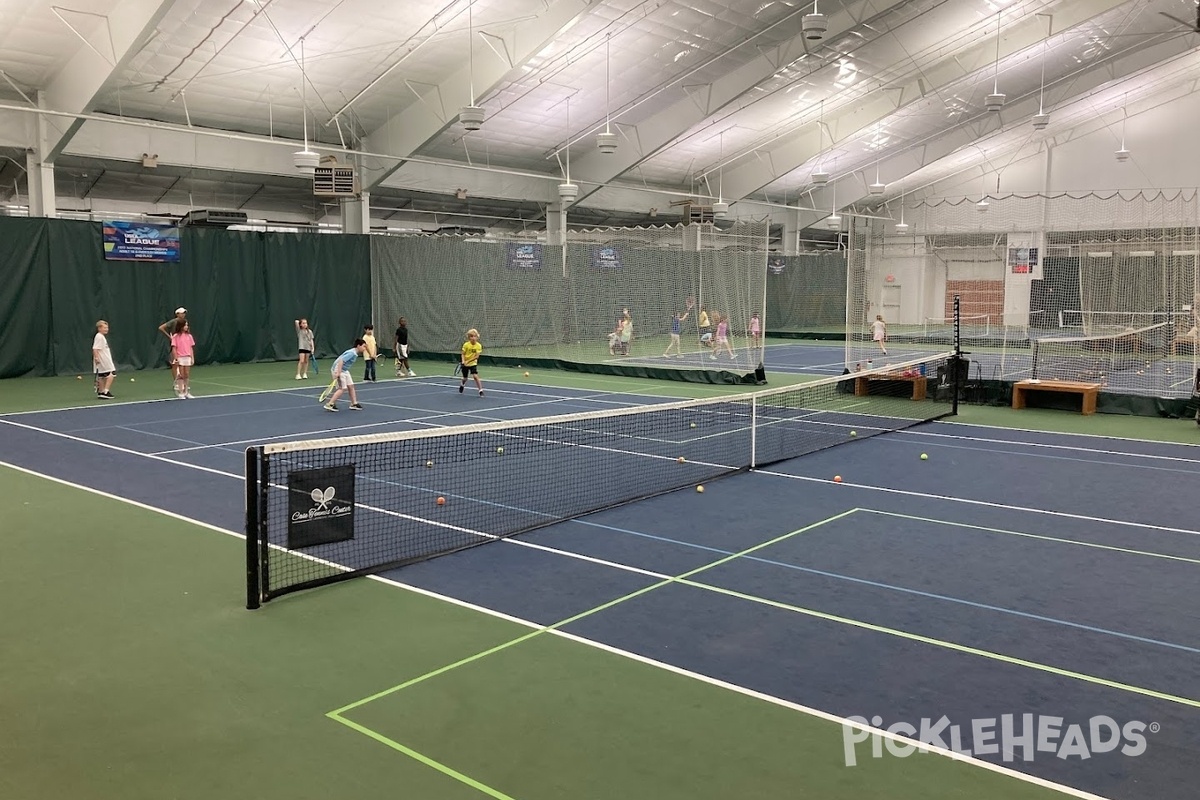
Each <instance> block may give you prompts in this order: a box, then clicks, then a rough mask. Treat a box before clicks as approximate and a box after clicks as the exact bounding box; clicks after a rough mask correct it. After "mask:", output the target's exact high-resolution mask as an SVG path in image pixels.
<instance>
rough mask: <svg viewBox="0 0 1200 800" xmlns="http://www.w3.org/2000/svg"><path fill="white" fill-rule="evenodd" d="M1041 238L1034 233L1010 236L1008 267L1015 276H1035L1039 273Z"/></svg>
mask: <svg viewBox="0 0 1200 800" xmlns="http://www.w3.org/2000/svg"><path fill="white" fill-rule="evenodd" d="M1040 243H1041V242H1040V237H1036V236H1035V235H1034V234H1032V233H1010V234H1009V235H1008V267H1009V271H1010V272H1012V273H1013V274H1014V275H1035V273H1037V272H1038V256H1039V253H1040V251H1041V248H1040V247H1039V245H1040Z"/></svg>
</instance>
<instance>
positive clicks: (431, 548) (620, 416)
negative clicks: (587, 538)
mask: <svg viewBox="0 0 1200 800" xmlns="http://www.w3.org/2000/svg"><path fill="white" fill-rule="evenodd" d="M953 360H954V354H953V353H944V354H939V355H936V356H932V357H927V358H925V359H919V360H913V361H906V362H902V363H897V364H892V365H889V366H887V367H881V368H877V369H872V370H866V371H860V372H847V373H844V374H843V375H841V376H839V377H833V378H826V379H819V380H815V381H811V382H808V383H802V384H798V385H794V386H788V387H782V388H775V389H766V390H760V391H755V392H747V393H745V394H737V395H728V396H723V397H716V398H709V399H703V400H684V401H677V402H666V403H657V404H650V405H642V406H636V407H631V408H620V409H606V410H603V411H594V412H586V413H578V414H566V415H561V416H553V417H541V418H536V419H520V420H506V421H500V422H490V423H485V424H478V425H466V426H459V427H450V428H439V429H429V430H418V431H403V432H396V433H385V434H376V435H370V436H348V437H339V438H329V439H316V440H312V441H304V442H282V443H273V444H264V445H260V446H256V447H251V448H249V449H248V450H247V452H246V532H247V537H246V547H247V552H246V555H247V558H246V568H247V606H248V607H249V608H257V607H258V606H259V605H260V604H261V603H262V602H264V601H266V600H269V599H271V598H275V597H278V596H280V595H282V594H286V593H289V592H293V591H297V590H300V589H306V588H311V587H314V586H319V585H322V584H328V583H333V582H335V581H340V580H344V579H346V578H350V577H354V576H357V575H365V574H369V573H374V572H379V571H381V570H385V569H393V568H396V567H401V566H404V565H406V564H411V563H415V562H418V561H423V560H425V559H429V558H433V557H435V556H441V555H446V554H448V553H453V552H457V551H459V550H463V549H466V548H469V547H474V546H477V545H480V544H485V543H487V542H494V541H497V540H500V539H503V538H506V537H510V536H516V535H519V534H522V533H527V532H529V531H532V530H536V529H538V528H542V527H545V526H547V525H552V524H555V523H558V522H563V521H566V520H571V519H574V518H577V517H580V516H583V515H585V514H591V513H594V512H596V511H601V510H604V509H607V508H612V507H615V506H619V505H623V504H626V503H630V502H634V501H637V500H641V499H645V498H649V497H653V496H655V495H659V494H663V493H666V492H671V491H675V490H678V489H682V488H685V487H686V488H691V487H693V486H695V485H698V484H702V483H704V482H707V481H711V480H713V479H715V478H719V477H722V476H724V475H729V474H732V473H737V472H742V471H745V470H749V469H755V468H761V467H765V466H768V465H770V464H774V463H777V462H779V461H783V460H786V459H791V458H797V457H799V456H803V455H806V454H809V453H813V452H816V451H819V450H824V449H826V448H829V447H833V446H836V445H839V444H846V443H849V442H852V441H859V440H862V439H864V438H869V437H871V436H875V435H879V434H883V433H888V432H891V431H897V430H901V429H904V428H907V427H910V426H912V425H916V424H920V423H922V422H926V421H929V420H934V419H938V418H940V417H943V416H947V415H949V414H952V413H953V411H954V404H955V402H956V399H957V394H958V392H957V388H956V386H955V379H954V370H953V369H952V362H953Z"/></svg>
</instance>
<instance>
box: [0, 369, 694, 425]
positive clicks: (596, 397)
mask: <svg viewBox="0 0 1200 800" xmlns="http://www.w3.org/2000/svg"><path fill="white" fill-rule="evenodd" d="M454 383H455V380H454V379H453V378H452V377H451V378H443V377H441V376H438V375H423V376H418V377H416V378H395V379H393V380H387V381H384V383H383V386H384V387H386V386H390V385H396V386H399V385H401V384H416V385H418V386H427V387H434V386H453V385H454ZM200 384H201V385H207V386H229V387H234V384H228V383H217V382H207V383H206V382H204V381H200ZM488 385H489V386H495V385H501V386H508V385H512V386H522V387H523V386H537V387H538V388H541V389H561V390H564V391H585V392H588V394H586V395H583V396H585V397H590V398H591V402H595V403H610V404H613V405H621V406H628V405H629V403H628V402H621V401H619V400H607V399H602V398H604V397H607V396H614V397H646V398H651V399H654V400H659V401H661V400H662V399H663V398H664V397H666V398H668V399H672V400H687V399H690V398H687V397H682V396H676V395H655V394H647V393H641V392H637V393H635V392H619V391H616V392H614V391H608V390H595V389H586V390H583V389H575V388H574V387H570V386H554V385H552V384H535V383H522V382H520V381H513V380H504V379H500V378H492V379H490V380H489V381H488ZM355 386H356V387H359V388H363V387H362V384H358V383H356V384H355ZM235 388H236V387H235ZM316 388H317V385H315V384H314V385H309V386H292V387H288V388H275V389H246V390H244V391H237V392H219V393H217V394H203V395H198V396H197V397H196V398H195V399H196V400H199V401H203V400H208V399H212V398H218V397H241V396H243V395H260V394H282V395H287V396H288V397H295V396H296V395H297V394H298V393H305V394H311V393H312V391H313V390H314V389H316ZM490 391H492V392H494V393H503V394H519V395H527V396H533V397H559V398H562V397H564V396H563V395H551V394H541V393H537V392H526V391H514V390H512V389H502V388H501V389H490ZM431 394H432V393H431ZM567 399H571V398H567ZM574 399H578V397H576V398H574ZM176 402H179V399H178V398H176V397H154V398H149V399H143V400H123V401H119V402H116V403H113V402H106V401H101V400H97V401H95V402H94V403H88V404H86V405H77V406H63V407H61V408H37V409H30V410H29V411H11V412H9V413H6V414H0V420H3V419H5V418H7V417H23V416H28V415H30V414H53V413H56V412H59V411H85V410H90V409H96V408H114V407H121V406H138V405H146V404H150V403H176Z"/></svg>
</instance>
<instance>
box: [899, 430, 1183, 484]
mask: <svg viewBox="0 0 1200 800" xmlns="http://www.w3.org/2000/svg"><path fill="white" fill-rule="evenodd" d="M902 432H903V431H897V433H902ZM881 441H886V442H887V443H888V444H906V445H910V444H911V443H909V442H903V441H900V440H897V439H887V438H886V437H885V439H884V440H881ZM930 446H931V447H940V448H942V449H944V450H964V451H966V452H968V453H997V454H1000V455H1007V456H1017V457H1019V458H1041V459H1046V460H1048V461H1068V462H1071V463H1075V464H1090V465H1093V466H1105V467H1122V468H1124V469H1145V470H1153V471H1155V472H1175V473H1178V474H1181V475H1191V476H1193V477H1200V471H1198V470H1196V469H1183V468H1181V467H1165V466H1164V467H1159V466H1155V465H1153V464H1130V463H1128V462H1124V461H1109V460H1106V459H1102V458H1079V457H1075V456H1061V455H1055V454H1053V453H1036V452H1030V451H1023V450H1002V449H1000V448H998V447H969V446H967V445H962V444H945V443H943V442H930ZM1084 452H1086V451H1084ZM1192 463H1196V462H1192Z"/></svg>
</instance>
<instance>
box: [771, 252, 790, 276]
mask: <svg viewBox="0 0 1200 800" xmlns="http://www.w3.org/2000/svg"><path fill="white" fill-rule="evenodd" d="M767 269H768V270H770V272H771V274H772V275H780V274H782V273H783V271H784V270H785V269H787V261H786V260H784V258H783V257H782V256H772V257H771V258H769V259H767Z"/></svg>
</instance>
